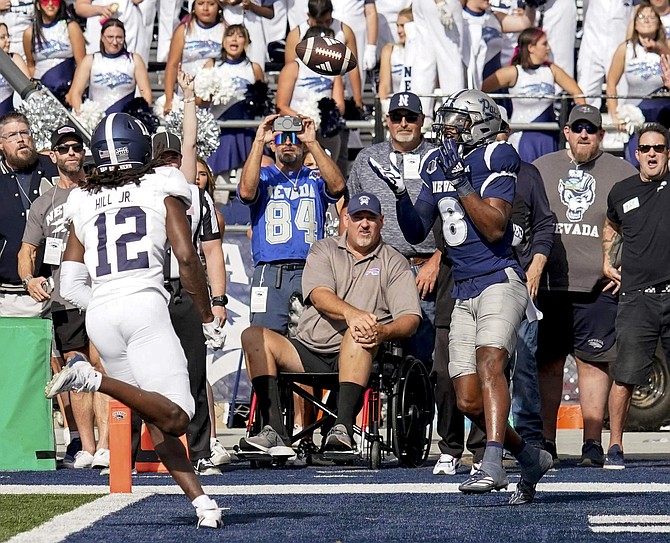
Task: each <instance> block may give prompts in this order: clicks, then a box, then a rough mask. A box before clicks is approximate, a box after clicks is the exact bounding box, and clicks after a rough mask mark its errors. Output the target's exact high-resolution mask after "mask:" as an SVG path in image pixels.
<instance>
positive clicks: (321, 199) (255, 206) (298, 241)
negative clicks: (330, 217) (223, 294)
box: [238, 164, 337, 266]
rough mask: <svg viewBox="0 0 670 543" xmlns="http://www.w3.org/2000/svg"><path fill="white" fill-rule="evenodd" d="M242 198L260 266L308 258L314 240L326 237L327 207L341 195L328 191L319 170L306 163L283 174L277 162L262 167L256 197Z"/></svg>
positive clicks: (252, 245)
mask: <svg viewBox="0 0 670 543" xmlns="http://www.w3.org/2000/svg"><path fill="white" fill-rule="evenodd" d="M238 198H239V196H238ZM240 201H241V202H242V203H244V204H246V205H249V207H250V214H251V231H252V235H251V250H252V253H253V260H254V266H256V265H258V264H259V263H260V262H278V261H283V260H305V259H306V258H307V252H308V251H309V248H310V247H311V246H312V243H314V242H315V241H316V240H317V239H321V238H323V229H324V223H325V217H326V209H327V208H328V205H329V204H331V203H335V202H337V198H335V197H332V196H330V195H329V194H328V193H327V192H326V183H325V181H324V180H323V179H322V178H321V174H320V172H319V170H318V169H310V168H307V167H304V166H303V167H302V168H301V169H300V170H299V171H297V172H288V173H283V172H282V171H280V170H279V169H278V168H277V166H276V165H274V164H273V165H271V166H266V167H265V168H261V173H260V180H259V184H258V189H257V191H256V198H255V199H254V200H253V201H252V202H245V201H244V200H242V199H240Z"/></svg>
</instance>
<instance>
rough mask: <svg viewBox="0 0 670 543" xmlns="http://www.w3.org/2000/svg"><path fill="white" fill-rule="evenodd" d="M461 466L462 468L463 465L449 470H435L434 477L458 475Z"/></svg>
mask: <svg viewBox="0 0 670 543" xmlns="http://www.w3.org/2000/svg"><path fill="white" fill-rule="evenodd" d="M460 466H461V465H460V464H458V465H457V466H456V467H454V468H453V469H447V468H433V475H456V470H458V468H459V467H460Z"/></svg>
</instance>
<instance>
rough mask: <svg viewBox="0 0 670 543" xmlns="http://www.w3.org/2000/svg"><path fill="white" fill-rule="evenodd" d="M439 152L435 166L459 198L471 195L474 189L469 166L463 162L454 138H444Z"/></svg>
mask: <svg viewBox="0 0 670 543" xmlns="http://www.w3.org/2000/svg"><path fill="white" fill-rule="evenodd" d="M439 151H440V156H439V157H438V159H437V164H438V165H439V166H440V169H441V170H442V173H444V178H445V179H446V180H447V181H449V182H450V183H451V184H452V185H453V187H454V189H456V192H457V193H458V195H459V196H461V197H464V196H467V195H468V194H471V193H473V192H474V188H473V187H472V183H470V166H469V165H466V164H465V163H464V162H463V159H462V158H461V156H460V154H459V152H458V144H457V143H456V141H454V138H445V139H444V141H443V142H442V144H441V145H440V147H439Z"/></svg>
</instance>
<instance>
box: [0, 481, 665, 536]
mask: <svg viewBox="0 0 670 543" xmlns="http://www.w3.org/2000/svg"><path fill="white" fill-rule="evenodd" d="M515 487H516V485H515V484H511V485H510V490H512V491H513V490H514V489H515ZM205 490H206V492H207V493H208V494H209V495H211V496H217V495H218V496H221V495H228V496H234V495H277V494H283V495H307V494H311V495H334V494H391V493H396V494H398V493H402V494H457V493H459V491H458V484H456V483H447V484H445V483H391V484H361V483H353V484H346V483H345V484H331V485H323V484H294V485H247V486H241V485H211V486H207V487H205ZM538 491H540V492H547V493H551V492H556V493H558V492H562V493H592V494H593V493H601V494H613V493H626V494H631V493H634V494H641V493H669V492H670V484H669V483H544V484H540V485H538ZM0 494H101V497H100V498H98V499H96V500H94V501H92V502H90V503H87V504H85V505H82V506H81V507H78V508H77V509H74V510H72V511H70V512H68V513H64V514H62V515H58V516H56V517H54V518H52V519H51V520H49V521H47V522H46V523H44V524H42V525H40V526H38V527H36V528H33V529H32V530H30V531H28V532H23V533H21V534H17V535H16V536H14V537H12V538H11V539H9V540H8V542H7V543H59V542H61V541H63V540H64V539H66V538H67V537H68V536H70V535H72V534H75V533H77V532H80V531H82V530H85V529H86V528H88V527H90V526H92V525H93V524H94V523H96V522H97V521H98V520H100V519H102V518H104V517H106V516H109V515H111V514H113V513H116V512H117V511H120V510H121V509H123V508H125V507H127V506H129V505H132V504H134V503H136V502H138V501H141V500H143V499H145V498H148V497H149V496H152V495H156V494H159V495H173V494H175V495H176V494H182V491H181V489H180V488H179V487H177V486H176V485H171V486H162V485H161V486H135V487H134V492H133V493H132V494H109V487H108V486H107V485H94V486H83V485H0ZM194 520H195V515H194ZM589 524H590V526H589V528H590V529H591V531H592V532H596V533H598V532H600V533H617V532H618V533H621V532H629V533H630V532H634V533H670V516H668V515H621V516H617V515H600V516H595V515H594V516H590V517H589ZM594 525H595V526H594Z"/></svg>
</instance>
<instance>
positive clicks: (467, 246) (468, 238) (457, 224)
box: [398, 142, 525, 300]
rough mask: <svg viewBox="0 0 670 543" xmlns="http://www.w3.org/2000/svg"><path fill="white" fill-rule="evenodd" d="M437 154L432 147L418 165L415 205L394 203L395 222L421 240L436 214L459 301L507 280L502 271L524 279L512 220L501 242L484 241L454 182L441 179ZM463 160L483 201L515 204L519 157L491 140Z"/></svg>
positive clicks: (407, 201) (405, 201)
mask: <svg viewBox="0 0 670 543" xmlns="http://www.w3.org/2000/svg"><path fill="white" fill-rule="evenodd" d="M439 156H440V151H439V149H434V150H432V151H431V152H430V153H428V154H427V155H425V156H424V158H423V160H422V161H421V166H420V173H421V179H422V180H423V188H422V189H421V192H420V193H419V196H418V198H417V200H416V204H415V205H414V206H412V204H411V200H410V199H409V198H403V199H401V200H399V201H398V220H399V222H400V227H401V229H402V231H403V234H404V235H405V238H406V239H407V241H408V242H409V243H417V242H418V241H420V240H422V239H423V238H424V237H425V236H426V234H427V233H428V231H429V230H430V228H431V226H432V224H433V221H434V220H435V218H436V217H437V215H438V213H439V214H440V216H441V217H442V233H443V235H444V240H445V242H446V247H447V254H448V255H449V258H450V259H451V260H452V262H453V274H454V280H455V285H454V289H453V291H452V296H453V297H454V298H457V299H460V300H467V299H470V298H474V297H475V296H478V295H479V294H481V292H482V291H483V290H484V289H485V288H487V287H489V286H491V285H493V284H496V283H501V282H503V281H505V280H506V279H507V275H506V273H505V268H513V269H514V270H515V271H516V273H517V274H518V275H519V277H521V278H522V279H525V274H524V272H523V270H522V269H521V266H520V265H519V263H518V262H517V261H516V259H515V258H514V253H513V251H512V238H513V231H512V224H511V222H510V223H508V225H507V230H506V231H505V234H504V236H503V238H502V239H501V240H500V241H497V242H495V243H490V242H489V241H487V240H486V238H485V237H484V236H483V235H482V234H481V233H480V232H479V231H478V230H477V228H476V227H475V225H474V223H473V222H472V219H470V217H469V216H468V214H467V213H466V212H465V209H464V208H463V206H462V205H461V203H460V199H459V197H458V194H457V193H456V190H455V189H454V187H453V186H452V184H451V183H450V182H449V181H446V180H445V176H444V173H443V172H442V169H441V168H440V167H439V165H438V163H437V159H438V157H439ZM463 160H464V162H465V164H466V166H469V167H470V176H471V182H472V186H473V188H474V189H475V191H476V192H477V193H478V194H479V196H480V197H481V198H482V199H486V198H499V199H501V200H504V201H506V202H508V203H509V204H510V205H511V204H512V203H513V201H514V193H515V190H516V175H517V173H518V171H519V164H520V159H519V155H518V154H517V152H516V151H515V150H514V148H513V147H512V146H511V145H510V144H508V143H505V142H493V143H490V144H488V145H485V146H480V147H476V148H475V149H473V150H472V151H470V152H469V153H468V154H467V155H465V156H464V157H463ZM410 238H411V239H410ZM419 238H420V239H419Z"/></svg>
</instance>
